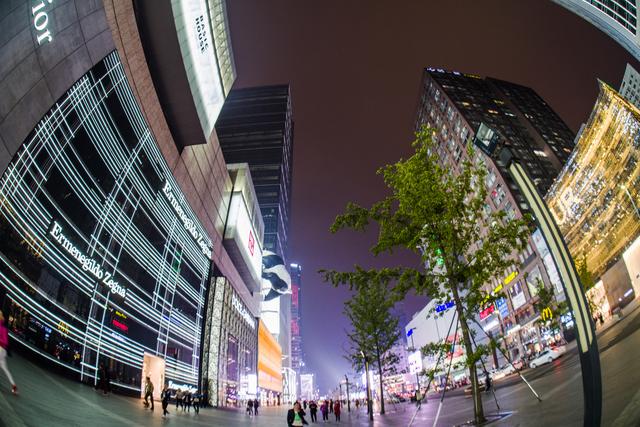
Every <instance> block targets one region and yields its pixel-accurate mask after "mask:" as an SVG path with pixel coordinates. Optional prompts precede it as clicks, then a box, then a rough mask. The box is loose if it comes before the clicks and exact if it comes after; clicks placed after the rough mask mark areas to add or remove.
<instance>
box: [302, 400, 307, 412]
mask: <svg viewBox="0 0 640 427" xmlns="http://www.w3.org/2000/svg"><path fill="white" fill-rule="evenodd" d="M302 409H304V410H305V411H306V410H307V399H305V400H303V401H302Z"/></svg>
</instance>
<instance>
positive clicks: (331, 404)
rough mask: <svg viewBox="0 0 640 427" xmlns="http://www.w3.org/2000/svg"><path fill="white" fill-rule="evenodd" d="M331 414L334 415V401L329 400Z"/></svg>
mask: <svg viewBox="0 0 640 427" xmlns="http://www.w3.org/2000/svg"><path fill="white" fill-rule="evenodd" d="M329 413H330V414H333V399H331V400H329Z"/></svg>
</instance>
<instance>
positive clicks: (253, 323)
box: [231, 294, 256, 329]
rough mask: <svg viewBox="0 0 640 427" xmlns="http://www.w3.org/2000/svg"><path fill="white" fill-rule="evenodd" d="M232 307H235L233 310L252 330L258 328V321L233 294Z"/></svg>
mask: <svg viewBox="0 0 640 427" xmlns="http://www.w3.org/2000/svg"><path fill="white" fill-rule="evenodd" d="M231 305H233V308H235V310H236V311H237V312H238V314H240V317H242V318H243V319H244V321H245V322H247V324H248V325H249V326H251V328H252V329H255V328H256V319H254V317H253V316H252V315H251V313H249V311H248V310H247V309H246V308H245V307H244V304H242V301H240V299H239V298H238V297H237V296H236V295H235V294H231Z"/></svg>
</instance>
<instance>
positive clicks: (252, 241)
mask: <svg viewBox="0 0 640 427" xmlns="http://www.w3.org/2000/svg"><path fill="white" fill-rule="evenodd" d="M255 248H256V239H254V238H253V232H252V231H251V230H249V252H250V253H251V256H253V251H254V250H255Z"/></svg>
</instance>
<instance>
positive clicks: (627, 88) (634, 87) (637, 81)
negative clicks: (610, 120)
mask: <svg viewBox="0 0 640 427" xmlns="http://www.w3.org/2000/svg"><path fill="white" fill-rule="evenodd" d="M620 95H622V96H623V97H624V98H625V99H626V100H627V101H629V102H630V103H632V104H633V105H635V106H636V107H639V106H640V73H638V71H636V69H635V68H633V67H632V66H631V64H627V67H626V68H625V70H624V77H623V78H622V83H621V84H620Z"/></svg>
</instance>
